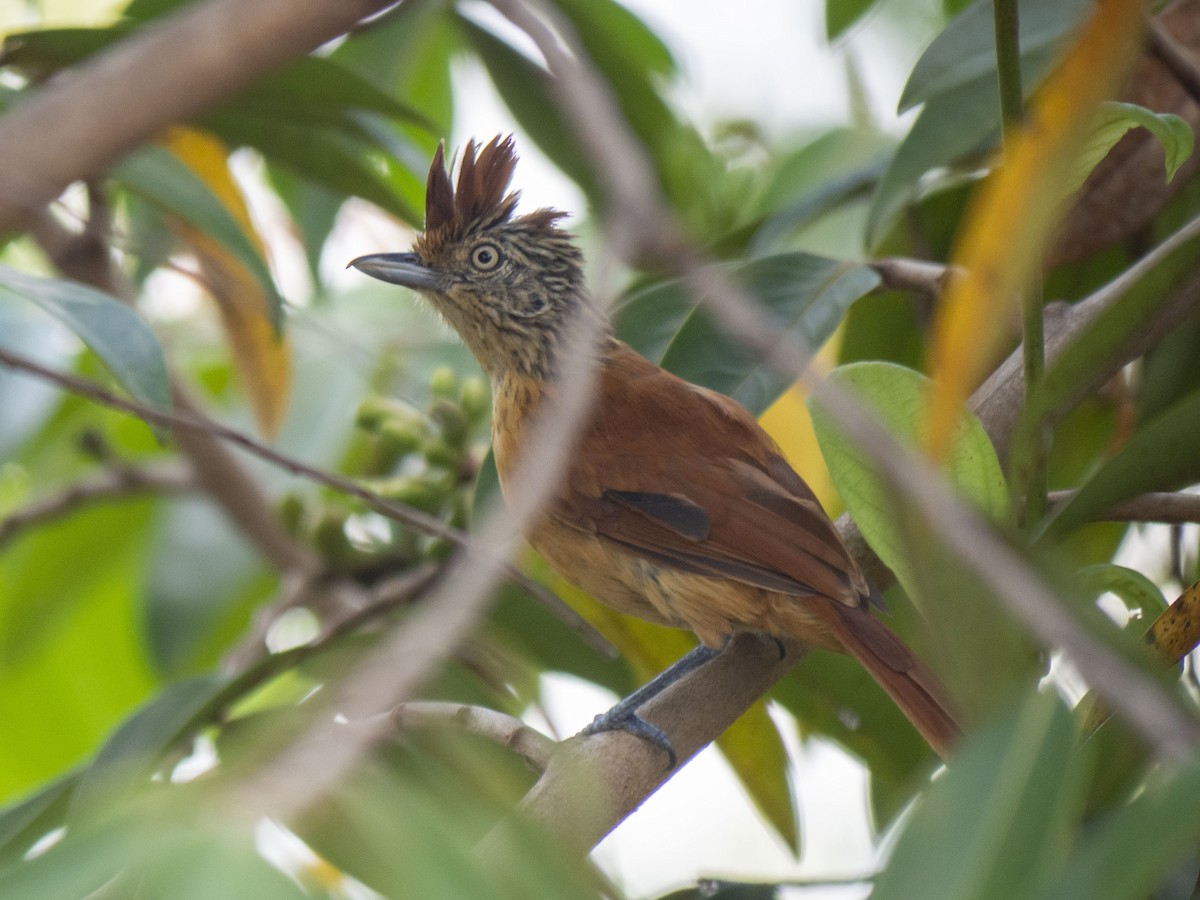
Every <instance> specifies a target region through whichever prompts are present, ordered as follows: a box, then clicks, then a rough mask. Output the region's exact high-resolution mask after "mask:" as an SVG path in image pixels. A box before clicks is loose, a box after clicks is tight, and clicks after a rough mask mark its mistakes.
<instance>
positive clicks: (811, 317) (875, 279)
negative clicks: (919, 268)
mask: <svg viewBox="0 0 1200 900" xmlns="http://www.w3.org/2000/svg"><path fill="white" fill-rule="evenodd" d="M729 269H730V274H731V275H732V276H733V277H734V278H737V279H738V280H739V281H740V282H741V283H742V284H743V285H744V286H745V288H746V290H747V291H748V292H749V293H750V294H751V296H753V297H754V298H755V299H757V300H758V301H759V302H760V303H761V304H763V307H764V309H765V310H766V313H767V315H768V316H769V317H770V318H771V320H772V324H773V326H774V327H775V328H777V329H778V330H779V332H780V333H781V334H786V335H789V336H790V337H791V339H793V340H796V341H799V342H800V343H802V344H803V345H804V346H807V347H810V348H812V349H813V350H814V351H815V350H816V349H817V348H819V347H820V346H821V345H822V344H823V343H824V342H825V341H826V340H827V339H828V338H829V336H830V335H831V334H833V331H834V329H835V328H837V325H838V323H839V322H840V321H841V319H842V316H843V315H845V312H846V310H847V309H848V308H849V307H850V304H852V303H853V302H854V301H855V300H857V299H858V298H859V297H862V296H863V295H865V294H867V293H868V292H870V291H871V290H873V289H874V288H875V287H876V286H877V285H878V284H879V276H878V275H877V274H876V273H875V272H874V270H872V269H870V268H868V267H866V266H862V265H858V264H855V263H849V262H843V261H840V260H834V259H827V258H824V257H819V256H812V255H810V254H806V253H786V254H780V255H778V256H768V257H763V258H761V259H756V260H752V261H750V262H748V263H744V264H741V265H737V266H731V267H729ZM616 330H617V335H618V336H619V337H621V338H622V339H623V340H627V341H629V342H630V343H631V344H632V345H633V346H634V348H635V349H637V350H638V351H639V352H640V353H642V354H643V355H645V356H647V357H648V358H650V359H655V358H657V359H658V360H659V362H660V363H661V365H662V366H663V367H664V368H666V369H668V370H670V371H672V372H674V373H675V374H676V375H679V376H680V377H681V378H686V379H687V380H688V381H692V382H695V383H696V384H701V385H704V386H705V387H709V388H712V389H713V390H716V391H720V392H721V393H723V394H728V395H729V396H731V397H733V398H734V399H735V400H737V401H739V402H740V403H741V404H742V405H743V406H745V407H746V408H747V409H749V410H750V411H751V412H753V413H755V414H756V415H757V414H758V413H761V412H762V411H763V410H764V409H766V408H767V406H769V405H770V404H771V402H772V401H773V400H774V399H775V398H776V397H778V396H779V394H780V393H781V392H782V391H783V390H784V389H785V388H786V387H787V386H788V384H790V383H791V378H790V377H788V376H787V375H783V374H781V373H779V372H776V371H774V370H772V369H770V368H769V367H768V366H766V365H764V364H763V363H762V361H761V360H760V359H759V358H758V357H757V356H755V355H754V354H753V353H751V352H748V351H746V350H745V349H744V348H743V347H742V346H741V345H740V344H738V343H737V342H736V341H734V340H733V339H731V338H730V337H729V336H728V335H727V334H726V333H725V331H724V330H723V329H721V328H720V327H719V326H717V325H716V324H715V323H714V322H713V321H712V319H711V318H710V317H709V315H708V314H707V313H706V312H704V311H703V309H702V308H699V307H696V306H695V305H694V303H693V301H692V298H691V296H690V295H689V294H688V293H687V292H686V290H685V289H684V287H683V285H682V284H681V283H679V282H678V281H676V280H672V281H667V282H663V283H660V284H656V285H653V286H651V287H648V288H644V289H642V290H639V291H638V292H636V293H635V294H634V295H633V296H632V297H630V298H629V300H628V301H627V302H626V303H625V304H623V306H622V307H621V309H620V310H619V311H618V313H617V316H616Z"/></svg>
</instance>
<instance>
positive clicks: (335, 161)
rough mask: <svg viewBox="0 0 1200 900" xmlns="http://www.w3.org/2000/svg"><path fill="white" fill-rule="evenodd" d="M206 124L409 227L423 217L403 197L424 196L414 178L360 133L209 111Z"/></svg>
mask: <svg viewBox="0 0 1200 900" xmlns="http://www.w3.org/2000/svg"><path fill="white" fill-rule="evenodd" d="M364 121H365V120H364ZM206 124H207V125H209V126H210V127H211V128H212V130H213V131H214V132H215V133H216V134H218V135H220V136H221V138H222V139H223V140H225V141H227V142H228V143H231V144H234V145H243V144H244V145H246V146H249V147H253V148H254V149H256V150H258V151H259V152H260V153H262V154H263V156H265V157H266V158H267V159H268V160H270V161H271V162H273V163H276V164H278V165H281V166H286V167H287V168H288V169H289V170H290V171H291V172H293V173H294V174H296V175H299V176H302V177H304V178H306V179H307V180H309V181H311V182H312V183H313V184H316V185H320V186H322V187H325V188H327V189H329V190H332V191H334V192H335V193H341V194H350V195H353V196H356V197H362V198H363V199H364V200H369V201H371V202H372V203H374V204H375V205H377V206H379V207H380V208H381V209H385V210H387V211H388V212H390V213H392V214H393V215H395V216H398V217H399V218H401V219H403V220H404V221H406V222H408V223H410V224H412V225H419V224H420V223H421V221H422V220H423V216H422V215H421V214H420V213H418V212H417V207H415V206H414V205H413V204H412V203H411V202H409V201H408V200H406V199H405V195H408V196H410V197H411V196H413V195H415V194H417V193H418V192H420V193H421V196H422V197H423V196H424V193H423V188H420V183H421V182H420V181H419V179H417V177H416V176H415V175H413V174H412V172H411V171H410V170H408V169H406V168H405V167H403V166H402V165H400V163H398V162H397V161H396V159H395V158H394V157H393V156H390V155H387V154H384V153H382V152H381V151H380V150H379V148H378V147H377V146H373V145H372V143H369V142H368V141H367V140H366V139H365V138H366V137H367V135H366V134H365V133H364V132H361V131H359V132H358V133H357V134H355V133H350V132H347V133H340V134H339V133H337V132H336V130H330V129H323V128H320V129H314V128H311V127H306V126H305V125H303V124H301V123H294V122H282V121H269V120H267V119H264V118H262V117H258V116H245V115H240V114H236V113H227V112H220V113H214V114H212V115H210V116H209V117H208V118H207V119H206ZM405 186H407V190H406V189H405Z"/></svg>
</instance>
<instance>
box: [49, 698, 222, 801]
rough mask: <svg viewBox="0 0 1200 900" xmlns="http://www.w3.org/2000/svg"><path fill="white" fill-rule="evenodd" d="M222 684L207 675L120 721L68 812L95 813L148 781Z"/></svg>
mask: <svg viewBox="0 0 1200 900" xmlns="http://www.w3.org/2000/svg"><path fill="white" fill-rule="evenodd" d="M225 686H226V679H224V678H222V677H219V676H215V675H209V676H205V677H202V678H190V679H187V680H185V681H178V682H176V683H175V684H172V685H169V686H167V687H166V688H164V689H163V690H162V691H160V692H159V694H158V696H157V697H155V698H154V699H153V700H152V701H151V702H150V703H149V704H148V705H146V706H144V707H143V708H142V709H140V710H138V711H137V712H136V713H135V714H134V715H133V716H131V717H130V718H129V719H128V720H126V721H125V722H124V723H123V724H122V725H121V726H120V727H119V728H118V729H117V730H116V731H115V732H114V733H113V734H112V736H111V737H110V738H109V739H108V741H106V742H105V744H104V746H103V747H102V748H101V749H100V752H99V753H97V754H96V758H95V760H94V761H93V762H92V765H91V767H90V768H89V769H88V770H87V772H86V773H84V776H83V780H82V781H81V782H80V784H79V787H78V789H77V790H76V791H75V796H74V798H73V800H72V804H71V806H72V813H73V814H78V813H79V812H100V811H101V809H103V806H104V805H105V803H106V802H108V801H111V800H112V799H113V796H114V794H120V793H124V792H125V791H127V790H129V789H130V788H132V787H135V786H136V785H137V783H138V782H139V780H141V779H148V778H149V775H150V773H151V771H152V768H153V766H154V764H156V763H158V762H160V761H161V760H162V757H163V754H164V753H165V752H166V751H167V750H168V749H169V748H170V747H172V746H173V745H174V744H175V743H176V742H177V741H178V740H179V739H180V737H181V735H182V732H183V729H184V728H185V727H186V726H187V725H189V724H190V723H192V722H193V720H194V719H195V717H196V716H197V714H198V713H200V712H201V711H202V710H203V709H205V708H206V707H207V706H208V705H209V704H211V703H212V701H213V699H214V698H215V697H216V696H218V694H220V692H221V690H222V689H223V688H224V687H225Z"/></svg>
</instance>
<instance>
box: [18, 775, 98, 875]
mask: <svg viewBox="0 0 1200 900" xmlns="http://www.w3.org/2000/svg"><path fill="white" fill-rule="evenodd" d="M79 779H80V773H78V772H72V773H71V774H70V775H64V776H63V777H62V778H59V779H58V780H57V781H55V782H53V783H52V784H50V785H49V786H48V787H45V788H43V789H42V790H40V791H38V792H37V793H36V794H34V795H33V796H32V797H29V798H28V799H26V800H23V801H21V802H20V803H15V804H13V805H12V806H10V807H8V808H7V809H5V810H4V811H3V812H0V867H3V866H4V865H5V864H7V863H9V862H11V861H13V860H15V859H20V858H21V856H22V855H24V853H25V852H26V851H27V850H28V849H29V848H30V847H31V846H32V845H33V844H34V843H35V842H36V841H37V840H38V838H40V837H41V836H42V835H44V834H45V833H46V832H48V831H50V830H51V829H53V828H57V827H59V826H60V825H61V824H62V823H63V820H64V819H65V818H66V812H67V804H68V803H69V801H70V798H71V793H72V792H73V791H74V790H75V787H76V785H77V784H78V783H79Z"/></svg>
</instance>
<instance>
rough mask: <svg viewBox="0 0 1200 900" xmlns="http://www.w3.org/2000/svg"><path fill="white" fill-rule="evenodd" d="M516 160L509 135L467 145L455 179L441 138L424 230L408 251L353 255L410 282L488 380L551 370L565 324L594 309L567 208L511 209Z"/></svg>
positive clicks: (383, 275) (365, 265)
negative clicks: (563, 222) (563, 223)
mask: <svg viewBox="0 0 1200 900" xmlns="http://www.w3.org/2000/svg"><path fill="white" fill-rule="evenodd" d="M516 164H517V155H516V151H515V148H514V146H513V141H512V138H511V137H508V138H503V139H501V138H500V137H495V138H493V139H492V140H491V141H490V142H489V143H488V144H487V145H485V146H484V147H482V148H477V147H476V145H475V142H474V141H470V142H468V144H467V147H466V149H465V150H464V151H463V156H462V162H461V163H460V164H459V169H458V184H457V187H456V186H455V185H454V183H453V182H452V181H451V179H450V173H449V172H448V171H447V169H446V165H445V154H444V148H443V146H439V147H438V149H437V153H436V154H435V155H434V157H433V165H432V166H431V167H430V169H429V180H428V182H427V184H426V193H425V232H424V233H423V234H422V235H421V236H420V237H419V238H417V241H416V244H415V245H414V246H413V249H412V252H411V253H376V254H372V255H370V256H360V257H359V258H358V259H356V260H354V261H353V262H351V263H350V265H352V266H354V267H356V268H358V269H359V270H361V271H363V272H365V273H366V274H368V275H371V276H374V277H375V278H379V279H382V280H383V281H388V282H391V283H393V284H400V285H404V286H405V287H408V288H412V289H413V290H415V291H417V292H418V293H420V294H421V295H423V296H424V297H426V298H427V299H428V300H429V301H430V302H431V303H432V304H433V306H434V307H435V308H436V309H437V310H438V312H439V313H441V315H442V316H443V318H445V320H446V321H447V322H448V323H449V324H450V325H451V327H453V328H454V330H455V331H457V332H458V334H459V336H460V337H461V338H462V339H463V341H464V343H466V345H467V347H468V348H469V349H470V350H471V352H472V353H474V354H475V357H476V359H478V360H479V364H480V365H481V366H482V367H483V369H484V371H486V372H487V373H488V375H489V376H491V377H492V378H493V379H496V378H499V377H500V376H501V375H503V374H504V373H506V372H517V373H520V374H527V375H532V376H535V377H547V376H548V375H549V374H550V372H551V371H552V370H553V368H554V362H555V360H554V357H555V353H556V351H557V348H558V347H559V345H560V342H561V340H562V337H563V332H564V328H565V326H566V325H567V324H568V323H570V322H571V321H573V317H575V316H578V315H580V314H585V315H589V316H595V315H596V313H595V310H594V309H593V307H592V305H591V302H590V300H589V299H588V296H587V290H586V288H585V287H584V283H583V256H582V254H581V253H580V252H579V248H578V247H576V246H575V242H574V239H573V237H572V236H571V234H569V233H568V232H566V231H564V230H562V229H561V228H559V227H558V225H557V222H558V220H559V219H561V218H562V216H563V213H560V212H557V211H555V210H552V209H539V210H536V211H534V212H531V213H528V214H526V215H523V216H517V215H515V213H516V207H517V199H518V197H519V194H518V193H517V192H515V191H514V192H509V190H508V184H509V181H510V180H511V179H512V174H513V169H514V168H515V166H516Z"/></svg>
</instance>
